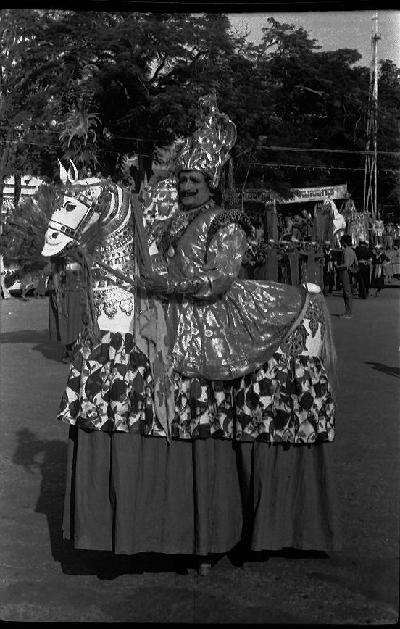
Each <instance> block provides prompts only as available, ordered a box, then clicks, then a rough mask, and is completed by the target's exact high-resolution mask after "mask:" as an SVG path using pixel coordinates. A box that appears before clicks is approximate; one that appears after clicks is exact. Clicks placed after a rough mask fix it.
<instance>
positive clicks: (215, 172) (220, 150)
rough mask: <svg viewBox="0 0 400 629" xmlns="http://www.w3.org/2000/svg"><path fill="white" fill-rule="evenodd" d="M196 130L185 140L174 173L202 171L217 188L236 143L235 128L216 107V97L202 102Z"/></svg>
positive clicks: (206, 98) (201, 99)
mask: <svg viewBox="0 0 400 629" xmlns="http://www.w3.org/2000/svg"><path fill="white" fill-rule="evenodd" d="M199 107H200V115H199V117H198V121H197V130H196V131H195V132H194V134H193V135H192V136H191V137H189V138H187V139H186V140H185V143H184V145H183V147H182V148H181V149H180V151H179V153H178V155H177V157H176V160H175V173H178V172H179V171H181V170H200V171H201V172H203V173H205V174H206V175H208V176H209V177H210V180H211V181H210V186H211V187H212V188H216V187H217V186H218V183H219V180H220V177H221V173H222V169H223V167H224V165H225V163H226V162H227V160H228V159H229V151H230V150H231V148H232V147H233V145H234V144H235V142H236V126H235V124H234V123H233V122H232V120H230V118H229V117H228V116H227V115H226V114H223V113H221V112H220V111H219V110H218V107H217V97H216V94H215V93H214V94H208V95H207V96H203V97H202V98H200V99H199Z"/></svg>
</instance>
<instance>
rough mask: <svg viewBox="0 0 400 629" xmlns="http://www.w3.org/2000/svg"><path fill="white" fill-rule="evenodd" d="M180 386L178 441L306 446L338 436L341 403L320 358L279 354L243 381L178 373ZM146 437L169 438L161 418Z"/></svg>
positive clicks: (175, 423) (175, 426)
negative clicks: (337, 412) (337, 415)
mask: <svg viewBox="0 0 400 629" xmlns="http://www.w3.org/2000/svg"><path fill="white" fill-rule="evenodd" d="M174 384H175V418H174V420H173V422H172V427H171V434H172V438H173V439H196V438H202V439H206V438H209V437H214V438H223V439H234V440H236V441H254V440H256V439H257V440H261V441H265V442H268V443H280V442H287V443H297V444H300V443H316V442H319V441H333V440H334V438H335V403H334V399H333V394H332V389H331V387H330V384H329V377H328V374H327V372H326V370H325V368H324V366H323V364H322V362H321V360H320V359H319V358H318V357H310V356H304V355H299V356H289V355H287V354H284V353H283V352H276V353H275V354H274V355H273V356H272V357H271V358H270V360H268V361H267V362H266V363H264V364H263V365H262V366H261V367H260V368H259V369H257V370H256V371H255V372H253V373H250V374H247V375H246V376H244V377H242V378H240V379H237V380H233V381H215V380H214V381H210V380H205V379H202V378H185V377H184V376H182V375H180V374H175V382H174ZM145 434H148V435H152V436H164V437H165V436H166V434H165V430H164V429H163V428H162V426H161V425H160V424H159V422H158V421H157V418H156V417H155V416H153V422H152V424H151V425H149V424H147V426H146V429H145Z"/></svg>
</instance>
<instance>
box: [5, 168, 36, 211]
mask: <svg viewBox="0 0 400 629" xmlns="http://www.w3.org/2000/svg"><path fill="white" fill-rule="evenodd" d="M43 183H44V181H43V180H42V179H39V177H32V175H24V176H23V177H22V178H21V197H20V200H21V201H22V199H24V198H27V197H30V196H32V195H33V194H35V192H37V189H38V188H39V186H41V185H42V184H43ZM13 208H14V177H13V176H12V177H8V178H7V179H6V180H5V182H4V189H3V205H2V207H1V213H2V215H3V217H4V216H7V214H8V212H9V211H10V210H12V209H13Z"/></svg>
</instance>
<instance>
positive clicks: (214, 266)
mask: <svg viewBox="0 0 400 629" xmlns="http://www.w3.org/2000/svg"><path fill="white" fill-rule="evenodd" d="M204 105H205V116H203V118H202V120H201V123H202V124H203V127H202V128H201V129H200V131H201V132H200V133H198V134H197V136H196V134H195V136H194V137H193V138H190V139H189V140H188V141H187V143H186V144H185V145H184V147H183V150H182V152H181V153H180V156H179V158H178V160H177V162H176V169H177V172H179V169H186V170H187V169H193V170H199V171H200V172H205V173H207V174H208V175H209V176H210V175H211V177H210V178H211V181H212V184H213V185H214V186H215V185H217V184H218V180H219V176H220V172H221V168H222V166H223V164H224V162H225V161H226V159H227V156H228V152H229V150H230V148H231V147H232V145H233V142H234V141H235V138H236V131H235V129H234V125H233V123H231V121H229V119H226V117H224V116H223V115H221V114H220V113H219V112H218V110H217V109H216V107H215V105H214V104H213V103H211V107H210V103H209V102H208V103H207V101H206V102H205V103H204ZM204 142H205V143H206V144H204ZM196 155H197V161H196V160H195V159H194V157H195V156H196ZM100 187H101V186H100ZM167 188H168V185H167ZM78 189H79V187H77V191H78ZM169 189H170V190H173V186H172V187H171V186H170V187H169ZM158 191H159V190H156V191H155V193H156V194H155V195H154V196H153V200H152V207H153V210H154V206H155V212H156V220H154V221H153V224H151V225H150V222H149V225H148V228H149V235H150V236H151V237H150V238H149V244H150V241H152V246H153V247H154V248H155V249H156V254H155V256H154V258H153V262H154V266H155V267H156V268H157V270H158V273H159V276H158V282H157V281H155V282H153V283H152V282H151V281H150V282H149V283H148V284H146V282H144V283H143V284H144V294H143V293H142V297H144V298H143V299H142V300H138V301H139V304H140V307H139V310H140V312H139V313H138V317H137V318H136V322H138V325H137V328H136V326H135V317H134V316H133V314H132V318H131V321H130V322H129V329H130V330H132V331H133V332H134V334H133V335H132V339H130V338H129V337H128V338H129V341H128V344H127V342H126V339H127V337H126V336H125V338H124V343H123V348H124V352H125V361H124V362H123V365H124V366H125V365H126V364H127V362H126V356H127V355H129V360H128V362H129V366H130V369H127V370H124V368H122V369H116V371H118V373H119V374H120V375H121V376H122V378H118V376H117V381H118V380H122V381H123V383H122V384H120V385H118V386H115V387H114V382H113V379H112V377H110V376H109V372H110V369H111V370H112V367H111V365H112V363H113V361H114V365H115V355H116V353H117V352H118V351H120V350H121V344H119V345H118V347H116V348H114V347H113V342H112V339H111V338H110V337H107V338H105V337H104V335H106V334H108V332H107V328H106V329H105V330H104V333H103V332H102V333H101V334H102V338H101V342H100V343H99V342H98V341H96V342H95V343H94V344H93V342H92V345H90V344H89V345H88V344H86V345H85V342H83V343H82V345H81V347H80V348H79V349H78V351H77V352H76V354H75V357H74V360H73V363H72V366H71V372H70V376H69V380H68V383H67V387H66V391H65V393H64V396H63V402H62V405H61V410H60V414H59V417H60V419H63V420H64V421H66V422H68V423H70V424H72V425H73V426H74V427H73V428H72V429H71V431H72V433H71V437H70V447H69V463H68V486H67V492H66V507H65V511H64V534H65V536H66V537H69V538H72V539H73V540H74V543H75V546H76V547H77V548H88V549H93V550H94V549H98V550H112V551H114V552H115V553H127V554H133V553H137V552H160V553H173V554H176V553H183V554H196V555H200V556H206V555H209V554H212V553H217V554H218V553H224V552H227V551H229V550H231V549H232V548H233V547H234V546H235V545H236V544H238V543H239V542H240V541H241V540H244V541H245V542H246V544H247V545H248V546H249V547H251V548H253V549H254V550H259V549H268V548H282V547H283V546H294V547H297V548H313V549H321V550H328V549H331V548H333V547H335V546H336V539H335V535H334V529H335V526H334V522H333V520H334V519H335V513H334V508H333V502H332V493H333V489H334V488H333V484H332V479H331V476H330V473H329V451H328V448H329V447H330V444H329V442H330V441H332V440H333V439H334V402H333V397H332V391H331V386H330V379H329V376H328V372H327V370H326V368H325V365H324V362H323V360H322V358H323V357H324V353H325V354H326V356H327V357H329V352H330V353H331V355H332V353H333V350H332V346H331V337H330V327H329V316H328V315H327V313H326V306H325V302H324V300H323V298H322V296H321V295H319V294H313V293H310V292H309V291H310V290H311V291H312V290H315V288H314V287H313V286H309V288H306V287H292V286H286V285H281V284H276V283H273V282H260V281H256V282H254V281H250V280H248V281H242V280H240V281H239V280H238V279H237V274H238V269H239V267H240V262H241V258H242V255H243V252H244V249H245V246H246V236H247V234H246V232H247V230H248V224H247V222H246V220H245V217H243V215H242V214H241V213H238V212H229V211H228V212H226V211H223V210H222V209H221V208H219V207H218V206H217V205H216V204H215V203H214V202H213V201H212V200H210V201H209V202H207V204H206V205H205V206H202V207H200V208H197V210H196V211H193V212H188V213H185V212H182V210H181V208H180V207H179V205H177V203H176V194H175V196H173V197H172V199H171V203H170V207H169V208H168V211H167V216H168V218H167V219H166V220H163V221H159V223H158V224H157V218H159V217H157V193H158ZM71 194H72V196H71ZM78 196H79V193H78V194H77V195H75V193H74V191H72V192H71V193H70V199H69V201H68V200H67V199H65V202H70V203H72V201H71V199H74V203H75V204H76V199H77V197H78ZM95 197H96V198H95V204H97V201H98V200H99V199H100V197H101V192H99V193H98V194H96V195H95ZM154 198H155V202H154ZM158 200H159V199H158ZM164 202H165V200H164ZM89 205H90V204H89ZM90 207H92V205H90ZM147 210H148V208H144V216H145V217H146V215H147ZM95 214H96V212H94V214H93V216H95ZM106 214H107V211H106ZM101 215H102V212H101V211H98V212H97V219H92V222H95V220H99V221H100V222H101V218H100V217H101ZM163 218H164V219H165V216H163ZM54 220H55V221H57V220H58V223H62V220H60V217H58V219H57V216H56V213H55V215H54V216H53V217H52V221H54ZM160 223H162V225H161V226H160ZM61 228H62V225H61ZM61 228H60V225H59V226H58V227H57V223H56V222H52V223H51V224H50V229H53V230H57V229H58V230H60V229H61ZM158 228H159V229H158ZM154 234H157V236H156V238H154ZM74 236H76V233H75V234H73V233H72V232H71V237H72V238H73V237H74ZM50 238H51V234H47V236H46V242H48V241H49V240H50ZM124 251H125V252H126V251H127V248H126V247H125V248H124ZM102 253H103V255H104V253H105V252H104V250H103V252H102ZM134 266H135V262H134V261H132V267H131V272H132V269H133V268H134ZM92 275H93V274H92ZM89 283H90V282H89ZM92 292H93V294H94V293H95V287H94V286H93V291H92ZM89 301H90V300H89ZM86 310H87V311H88V310H89V311H90V308H86ZM133 313H134V310H133ZM129 316H130V315H127V317H128V320H129ZM126 322H127V321H126ZM108 325H110V324H108ZM112 325H114V324H112ZM115 325H117V326H118V325H120V324H119V323H118V322H117V320H116V321H115ZM94 327H95V326H94ZM99 327H100V329H101V328H102V327H104V323H102V322H100V323H99ZM116 334H118V332H116ZM125 334H126V333H125ZM139 346H140V348H139ZM114 350H115V351H114ZM98 357H103V362H102V363H101V364H100V362H99V360H98ZM117 362H118V361H117ZM137 365H139V367H138V371H139V376H140V377H131V373H134V370H135V368H137ZM88 374H89V375H88ZM127 374H129V375H128V376H127ZM88 383H89V384H88ZM120 390H122V393H123V395H122V397H123V400H124V404H125V406H124V407H123V408H124V412H122V407H121V405H118V401H120V400H116V399H115V398H119V397H120ZM93 391H94V392H95V394H94V395H93ZM116 402H117V403H116ZM131 405H132V409H131V408H130V406H131ZM132 418H133V419H132ZM168 444H169V445H168ZM316 514H318V515H317V517H316ZM282 518H283V519H282Z"/></svg>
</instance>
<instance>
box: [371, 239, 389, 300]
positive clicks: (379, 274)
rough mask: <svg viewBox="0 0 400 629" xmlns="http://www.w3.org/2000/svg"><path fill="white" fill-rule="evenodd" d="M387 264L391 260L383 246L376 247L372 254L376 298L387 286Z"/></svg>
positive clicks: (373, 285) (373, 283)
mask: <svg viewBox="0 0 400 629" xmlns="http://www.w3.org/2000/svg"><path fill="white" fill-rule="evenodd" d="M385 262H389V258H388V257H387V255H386V254H385V252H384V251H383V245H381V244H377V245H375V247H374V250H373V252H372V287H373V288H375V294H374V297H378V295H379V293H380V292H381V290H382V288H384V286H385V271H384V265H385Z"/></svg>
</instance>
